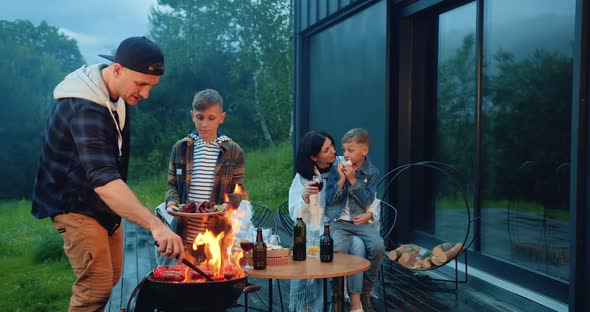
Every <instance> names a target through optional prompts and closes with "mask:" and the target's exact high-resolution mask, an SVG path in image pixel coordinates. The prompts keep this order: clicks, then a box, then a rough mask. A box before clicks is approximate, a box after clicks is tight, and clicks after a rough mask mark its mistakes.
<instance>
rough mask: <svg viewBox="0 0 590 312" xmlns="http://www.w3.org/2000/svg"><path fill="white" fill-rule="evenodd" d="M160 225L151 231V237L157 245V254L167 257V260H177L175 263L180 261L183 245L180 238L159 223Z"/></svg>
mask: <svg viewBox="0 0 590 312" xmlns="http://www.w3.org/2000/svg"><path fill="white" fill-rule="evenodd" d="M160 223H161V225H159V226H156V227H155V228H154V229H152V230H151V233H152V236H153V237H154V239H155V240H156V245H158V252H159V253H161V254H163V255H164V256H166V257H168V258H169V259H172V258H176V259H178V261H177V263H180V262H181V261H182V257H183V256H184V245H183V244H182V238H180V236H178V235H177V234H176V233H174V232H173V231H172V230H171V229H170V228H169V227H167V226H166V225H165V224H164V223H162V222H160Z"/></svg>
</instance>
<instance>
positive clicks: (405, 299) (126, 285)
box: [105, 221, 549, 312]
mask: <svg viewBox="0 0 590 312" xmlns="http://www.w3.org/2000/svg"><path fill="white" fill-rule="evenodd" d="M124 222H125V223H124V226H125V235H126V236H125V243H124V246H125V256H124V264H123V273H122V276H121V281H120V282H119V284H117V286H116V287H115V288H114V289H113V293H112V295H111V298H110V301H109V303H108V305H107V308H106V309H105V311H108V312H120V309H122V308H126V306H127V301H128V300H129V297H130V295H131V292H132V291H133V289H134V288H135V286H136V285H137V284H138V283H139V281H140V280H141V279H142V278H143V277H144V276H145V275H146V274H148V272H150V271H151V270H152V269H153V267H155V265H156V254H155V251H154V245H153V238H152V237H151V234H150V233H149V232H148V231H146V230H144V229H142V228H140V227H138V226H137V225H135V224H132V223H130V222H127V221H124ZM279 234H281V233H279ZM283 244H284V245H289V242H285V241H283ZM384 261H386V262H385V265H384V266H383V267H382V269H383V272H384V274H385V280H386V281H387V282H388V283H387V284H385V290H386V293H387V296H386V298H387V302H385V300H384V298H383V292H382V288H381V287H382V286H381V282H380V281H378V283H377V284H376V285H375V295H376V296H377V297H376V298H375V299H374V306H375V310H376V311H385V309H384V304H385V303H386V304H387V311H390V312H391V311H393V312H425V311H426V312H430V311H437V312H439V311H441V312H446V311H478V312H479V311H492V312H495V311H514V312H528V311H549V309H547V308H546V307H543V306H541V305H539V304H537V303H534V302H532V301H530V302H526V303H525V304H523V303H522V302H520V303H515V302H513V301H511V300H510V299H509V298H510V297H507V296H502V294H501V292H502V291H496V290H493V291H490V289H489V288H486V289H482V288H481V287H478V286H477V285H474V286H472V285H471V283H466V284H459V287H458V290H457V291H455V290H454V284H451V283H441V282H437V281H430V282H428V281H424V280H422V279H415V278H411V277H412V276H411V275H408V271H407V270H405V269H402V268H400V267H399V266H397V265H395V264H393V265H392V264H391V263H387V261H388V260H387V259H386V260H384ZM429 274H432V275H433V276H432V277H434V278H438V277H441V276H444V275H441V273H439V272H437V271H436V270H435V271H431V272H430V273H429ZM400 275H401V278H400ZM404 276H405V277H404ZM471 280H472V278H471V277H470V281H471ZM248 281H249V282H250V283H254V284H258V285H260V286H262V290H261V291H259V292H258V293H257V294H250V295H249V296H248V303H249V307H250V310H251V311H260V310H266V309H268V305H267V301H268V280H265V279H255V278H249V279H248ZM279 283H280V285H281V291H282V296H281V295H279V291H278V287H277V283H276V282H274V283H273V311H281V305H280V302H281V301H282V302H283V307H284V310H283V311H288V304H289V286H290V281H288V280H280V281H279ZM429 286H435V287H429ZM441 286H442V287H443V289H445V290H446V291H441ZM504 292H506V291H504ZM244 297H245V296H244V295H242V296H241V297H240V298H239V299H238V302H237V303H239V304H243V303H244ZM521 300H525V301H526V299H523V298H521ZM243 310H244V308H243V306H236V307H232V308H230V309H228V310H227V311H232V312H237V311H243ZM348 310H349V309H348V307H346V308H345V311H348Z"/></svg>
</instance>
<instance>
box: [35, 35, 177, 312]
mask: <svg viewBox="0 0 590 312" xmlns="http://www.w3.org/2000/svg"><path fill="white" fill-rule="evenodd" d="M101 56H102V57H104V58H106V59H108V60H110V61H112V63H111V64H110V65H104V64H96V65H91V66H82V67H81V68H79V69H78V70H76V71H74V72H72V73H71V74H69V75H67V76H66V77H65V79H64V80H63V81H62V82H61V83H60V84H59V85H58V86H57V87H56V88H55V90H54V94H53V95H54V98H55V100H56V102H55V104H54V105H53V106H52V107H51V109H50V112H49V116H48V121H47V125H46V128H45V133H44V134H45V135H44V138H43V146H42V150H41V158H40V160H39V168H38V171H37V177H36V180H35V187H34V191H33V207H32V214H33V215H34V216H35V217H37V218H40V219H42V218H47V217H50V218H51V219H52V221H53V225H54V227H55V229H56V230H57V232H58V233H60V235H61V236H62V238H63V240H64V251H65V254H66V255H67V257H68V259H69V261H70V264H71V265H72V269H73V270H74V273H75V275H76V281H75V282H74V285H73V287H72V291H73V293H72V297H71V299H70V307H69V311H102V310H104V307H105V305H106V303H107V301H108V299H109V296H110V294H111V290H112V288H113V286H115V285H116V284H117V282H118V280H119V277H120V275H121V268H122V262H123V233H124V232H123V228H122V226H121V225H122V224H121V217H123V218H126V219H127V220H129V221H131V222H133V223H136V224H138V225H140V226H142V227H144V228H146V229H148V230H149V231H150V232H151V234H152V236H153V237H154V239H155V241H156V242H157V243H158V245H159V249H158V251H159V252H160V253H162V254H163V255H165V256H167V257H169V258H175V257H178V258H179V261H180V259H182V255H183V253H184V247H183V244H182V240H181V238H180V237H179V236H178V235H176V234H175V233H174V232H173V231H171V230H170V229H169V228H168V227H167V226H166V225H164V223H163V222H161V221H160V219H158V218H157V217H156V216H155V215H154V214H152V213H151V211H150V210H148V209H147V208H146V207H145V206H143V205H142V204H141V203H140V202H139V200H138V199H137V197H136V196H135V195H134V194H133V192H132V191H131V189H130V188H129V187H128V186H127V184H126V183H125V181H126V179H127V168H128V164H129V145H130V133H131V131H130V125H129V121H130V119H129V114H127V108H128V107H127V104H128V105H131V106H133V105H136V104H137V103H138V102H139V101H140V100H141V99H142V98H147V97H148V95H149V92H150V90H151V88H152V87H153V86H155V85H157V84H158V82H159V81H160V76H162V75H163V74H164V55H163V54H162V51H161V50H160V48H159V47H158V45H156V44H155V43H154V42H152V41H150V40H149V39H147V38H145V37H131V38H127V39H125V40H124V41H123V42H121V44H120V45H119V47H118V48H117V52H116V54H115V56H114V57H113V56H106V55H101Z"/></svg>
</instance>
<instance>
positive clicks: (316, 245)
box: [307, 237, 320, 258]
mask: <svg viewBox="0 0 590 312" xmlns="http://www.w3.org/2000/svg"><path fill="white" fill-rule="evenodd" d="M319 253H320V239H319V237H310V238H308V239H307V256H308V257H313V258H316V257H317V256H318V254H319Z"/></svg>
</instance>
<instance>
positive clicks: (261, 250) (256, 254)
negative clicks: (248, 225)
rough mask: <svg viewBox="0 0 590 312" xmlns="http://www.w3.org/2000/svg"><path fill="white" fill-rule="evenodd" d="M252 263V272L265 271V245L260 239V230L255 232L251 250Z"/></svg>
mask: <svg viewBox="0 0 590 312" xmlns="http://www.w3.org/2000/svg"><path fill="white" fill-rule="evenodd" d="M252 253H253V256H252V259H253V262H254V270H264V269H266V244H265V243H264V240H263V239H262V229H261V228H258V229H257V230H256V242H255V243H254V248H253V252H252Z"/></svg>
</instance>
